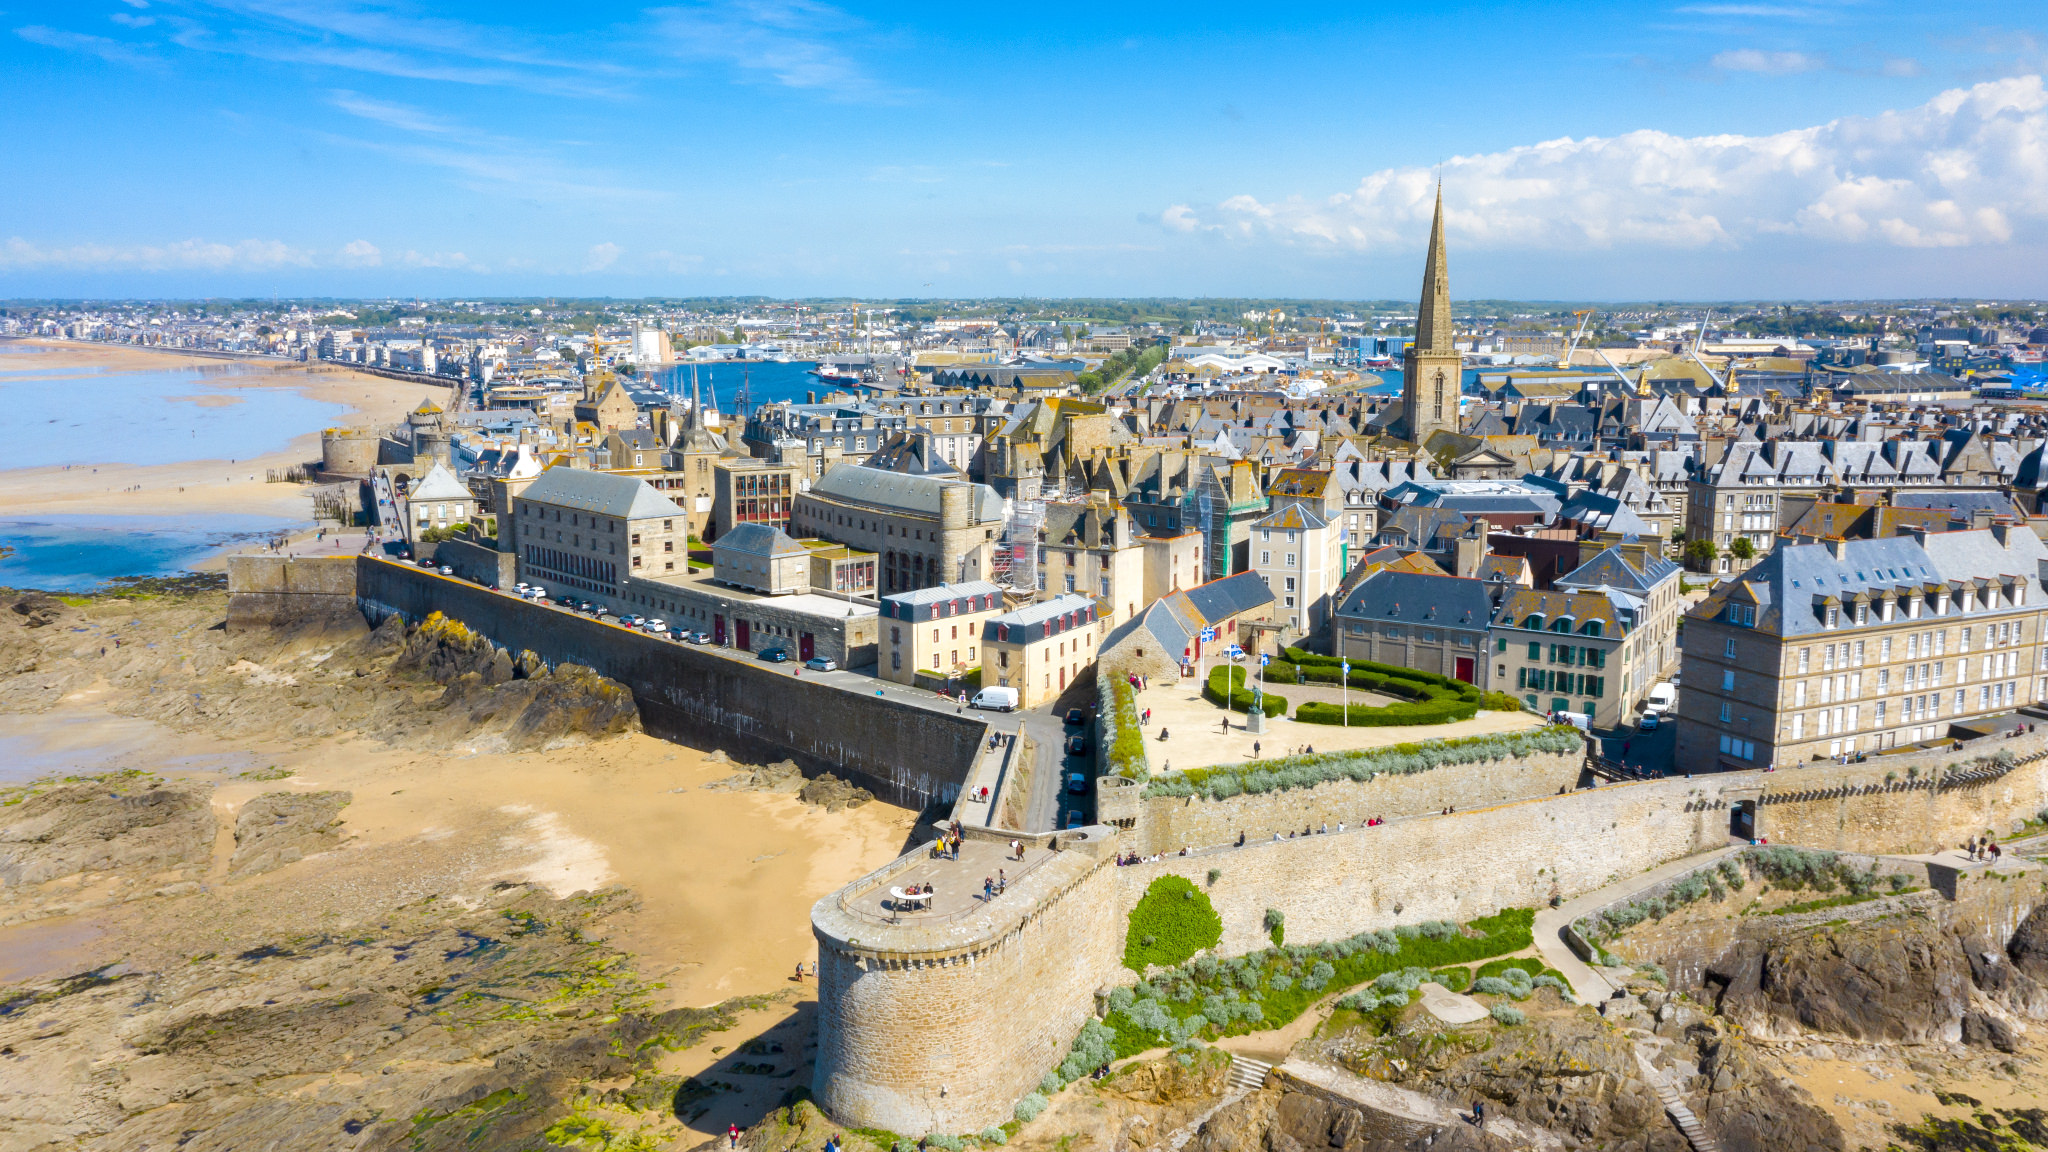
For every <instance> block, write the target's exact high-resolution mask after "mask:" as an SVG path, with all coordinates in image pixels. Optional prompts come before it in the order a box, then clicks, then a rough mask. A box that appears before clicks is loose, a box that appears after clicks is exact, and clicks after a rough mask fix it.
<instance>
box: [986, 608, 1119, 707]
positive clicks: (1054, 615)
mask: <svg viewBox="0 0 2048 1152" xmlns="http://www.w3.org/2000/svg"><path fill="white" fill-rule="evenodd" d="M1107 631H1108V628H1107V627H1106V626H1105V625H1104V622H1103V620H1102V617H1101V615H1100V614H1098V613H1097V612H1096V610H1095V601H1094V600H1092V599H1090V598H1088V597H1086V596H1055V597H1053V598H1052V599H1050V600H1041V601H1039V602H1038V603H1036V604H1027V605H1025V606H1024V607H1022V608H1019V609H1017V610H1016V611H1014V612H1004V613H1001V614H1000V615H996V616H991V617H989V618H988V619H987V620H985V621H983V623H982V626H981V646H982V658H981V683H982V687H984V688H986V687H989V686H990V685H991V684H993V685H995V686H997V687H1003V688H1015V689H1016V690H1017V695H1018V698H1019V699H1018V703H1017V706H1018V707H1020V708H1036V707H1038V706H1039V705H1040V704H1044V703H1046V702H1048V701H1051V700H1057V699H1058V698H1059V696H1060V693H1062V692H1065V691H1066V690H1067V686H1068V685H1069V684H1072V683H1073V682H1074V681H1075V680H1077V679H1079V678H1080V676H1081V674H1082V673H1083V672H1086V671H1087V670H1088V669H1090V668H1093V667H1094V666H1095V656H1096V650H1097V648H1098V647H1099V645H1100V643H1101V640H1102V637H1103V635H1104V634H1105V633H1107Z"/></svg>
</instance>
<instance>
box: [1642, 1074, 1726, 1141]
mask: <svg viewBox="0 0 2048 1152" xmlns="http://www.w3.org/2000/svg"><path fill="white" fill-rule="evenodd" d="M1636 1063H1637V1064H1639V1065H1641V1066H1642V1069H1643V1078H1644V1079H1646V1080H1648V1081H1649V1082H1650V1087H1651V1089H1653V1090H1654V1091H1655V1092H1656V1093H1657V1099H1658V1100H1659V1101H1661V1102H1662V1103H1663V1105H1664V1111H1665V1113H1666V1114H1668V1115H1669V1116H1670V1117H1671V1122H1672V1123H1673V1124H1676V1125H1678V1130H1679V1131H1680V1132H1682V1133H1684V1134H1685V1139H1686V1143H1688V1144H1691V1145H1692V1152H1721V1146H1720V1145H1719V1144H1717V1143H1715V1141H1714V1138H1713V1137H1712V1136H1710V1135H1708V1134H1707V1129H1706V1126H1705V1125H1703V1124H1701V1123H1700V1118H1699V1117H1697V1116H1695V1115H1693V1114H1692V1109H1691V1108H1688V1107H1686V1105H1685V1100H1684V1099H1683V1098H1681V1097H1680V1096H1679V1095H1678V1089H1677V1088H1674V1087H1672V1085H1671V1080H1670V1078H1669V1077H1667V1076H1665V1075H1664V1073H1662V1072H1659V1071H1658V1070H1657V1066H1656V1065H1654V1064H1652V1063H1650V1058H1649V1055H1648V1054H1647V1053H1645V1052H1644V1051H1643V1050H1642V1049H1641V1048H1637V1049H1636Z"/></svg>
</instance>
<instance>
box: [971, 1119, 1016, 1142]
mask: <svg viewBox="0 0 2048 1152" xmlns="http://www.w3.org/2000/svg"><path fill="white" fill-rule="evenodd" d="M975 1139H977V1140H979V1141H981V1142H982V1143H983V1144H1008V1143H1009V1142H1010V1134H1009V1133H1008V1132H1005V1131H1003V1130H1002V1129H1001V1128H998V1127H996V1126H995V1125H993V1124H991V1125H989V1126H988V1127H986V1128H983V1129H982V1130H981V1131H980V1132H978V1133H976V1134H975Z"/></svg>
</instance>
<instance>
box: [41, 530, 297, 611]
mask: <svg viewBox="0 0 2048 1152" xmlns="http://www.w3.org/2000/svg"><path fill="white" fill-rule="evenodd" d="M299 527H304V522H302V521H297V520H291V519H287V518H285V517H282V516H256V515H247V514H242V513H234V512H222V513H211V514H195V515H187V516H92V515H78V514H63V515H49V516H4V515H0V547H7V548H12V549H13V550H14V551H13V553H12V554H11V555H8V556H4V557H0V587H6V588H42V589H45V590H48V591H52V592H84V591H90V590H92V589H94V588H97V587H99V586H101V585H102V584H105V583H106V582H107V581H108V580H110V579H112V578H113V577H116V576H174V575H176V574H178V573H180V572H184V571H188V570H189V569H190V568H191V566H192V565H193V564H195V563H197V562H198V561H200V560H202V559H205V558H206V557H208V556H211V555H213V554H214V553H216V552H218V551H220V550H221V549H223V548H226V547H228V546H229V545H232V544H239V543H246V542H248V541H252V540H262V539H266V538H268V537H270V536H272V535H275V534H277V533H279V532H283V531H285V530H287V529H291V528H299Z"/></svg>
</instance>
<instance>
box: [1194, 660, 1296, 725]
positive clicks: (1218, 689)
mask: <svg viewBox="0 0 2048 1152" xmlns="http://www.w3.org/2000/svg"><path fill="white" fill-rule="evenodd" d="M1225 677H1228V678H1229V679H1228V680H1226V679H1225ZM1226 683H1227V684H1228V685H1229V688H1228V689H1227V691H1228V693H1229V700H1228V707H1229V708H1230V710H1231V711H1232V712H1243V713H1245V714H1246V715H1250V714H1251V710H1252V692H1251V689H1249V688H1246V687H1245V686H1244V683H1245V670H1244V669H1243V668H1240V667H1238V666H1237V665H1234V664H1223V665H1220V666H1218V667H1215V668H1211V669H1209V682H1208V684H1206V685H1204V686H1203V688H1202V695H1203V696H1204V697H1206V698H1207V699H1208V701H1209V702H1210V703H1211V704H1224V703H1225V699H1224V693H1225V692H1226V688H1225V687H1224V685H1225V684H1226ZM1261 703H1262V704H1263V705H1264V707H1263V708H1262V709H1261V710H1262V711H1264V712H1265V714H1266V715H1268V716H1285V715H1287V697H1285V696H1276V695H1274V694H1273V693H1271V692H1268V693H1266V694H1265V697H1264V699H1263V700H1262V701H1261Z"/></svg>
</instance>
